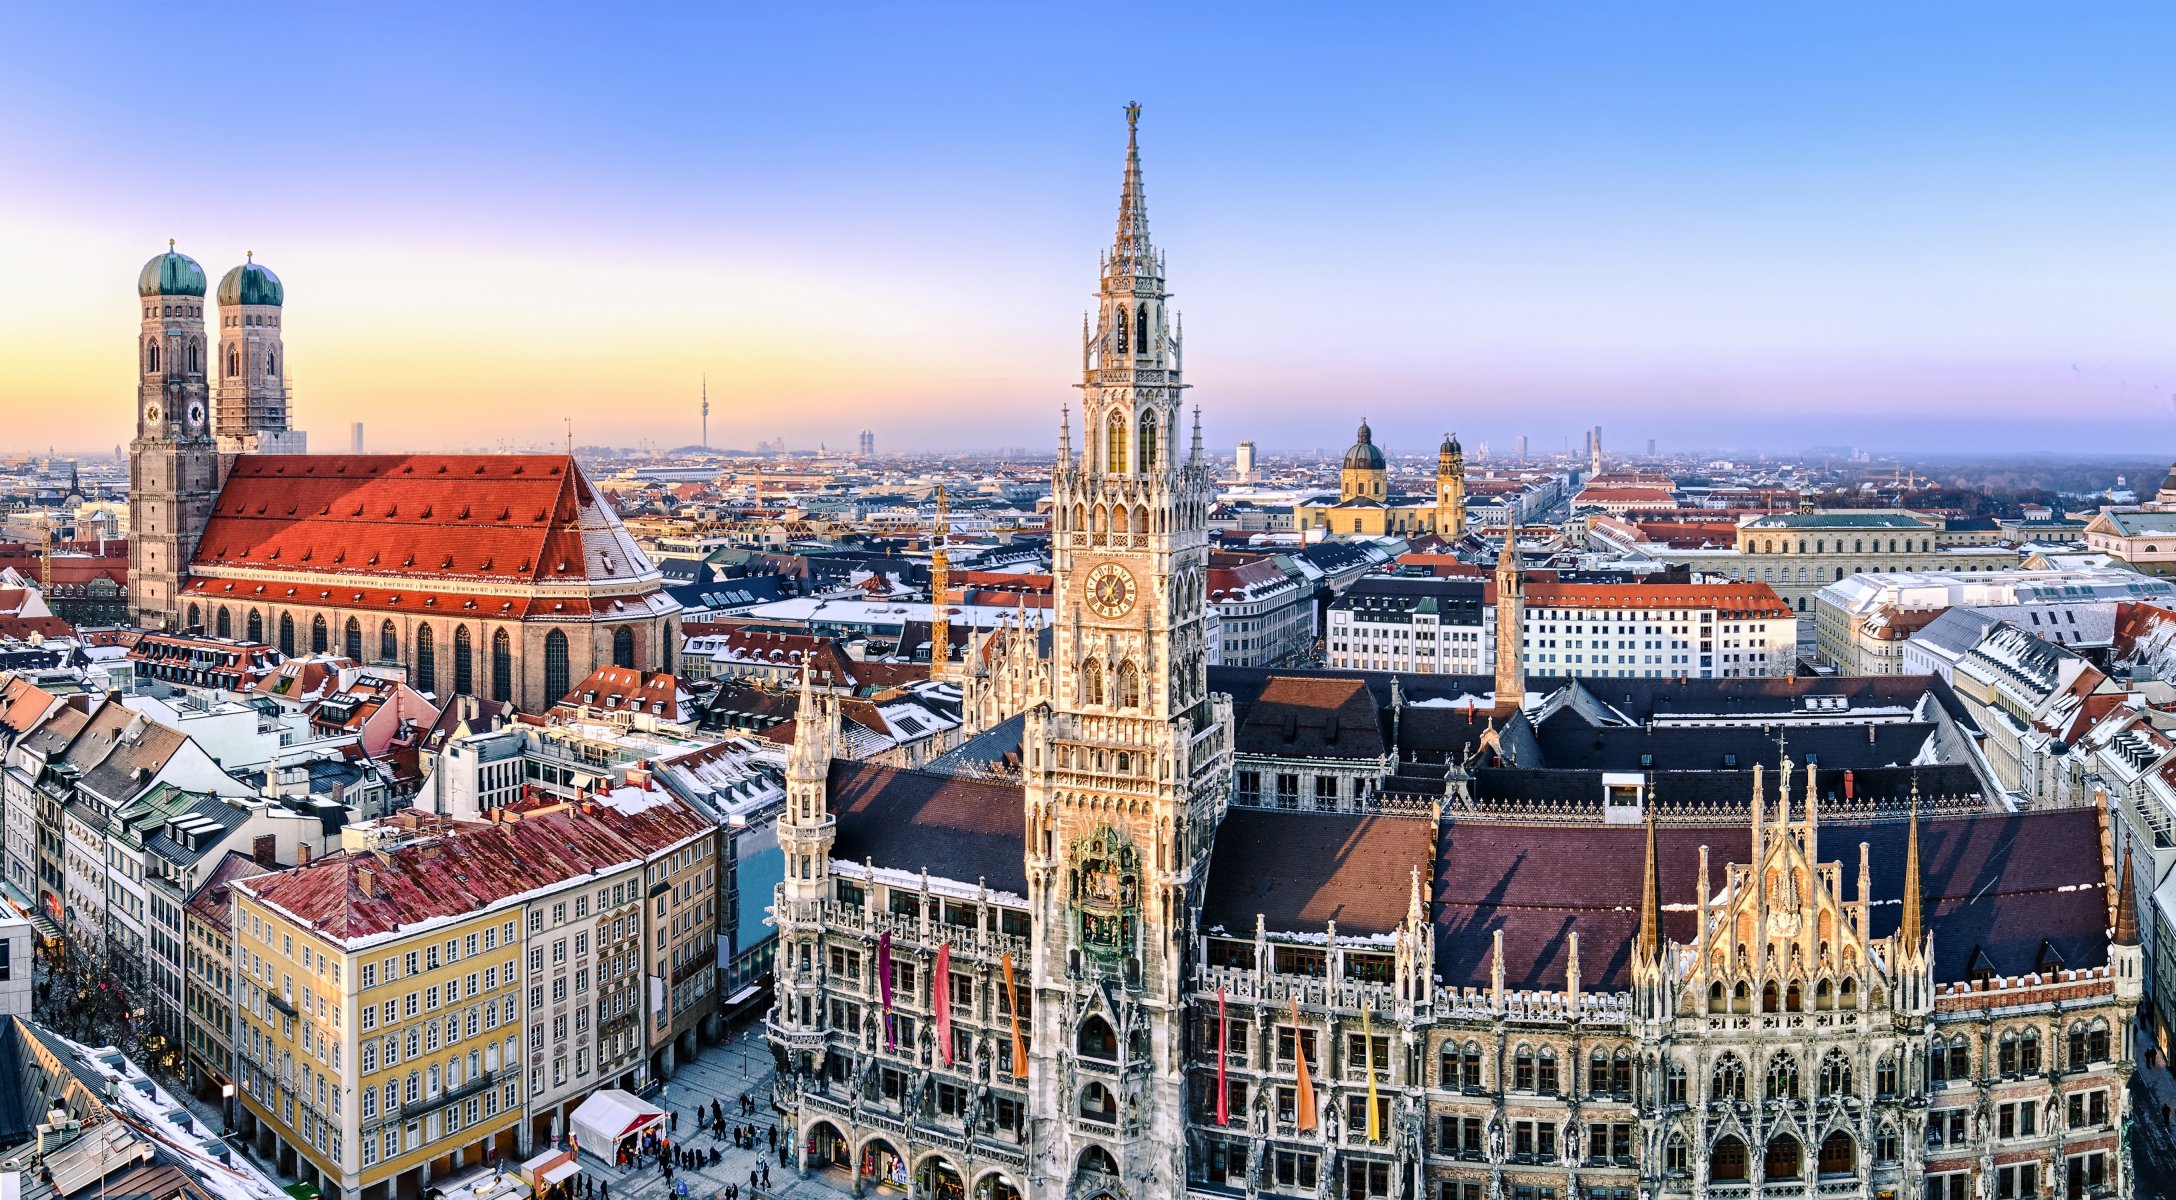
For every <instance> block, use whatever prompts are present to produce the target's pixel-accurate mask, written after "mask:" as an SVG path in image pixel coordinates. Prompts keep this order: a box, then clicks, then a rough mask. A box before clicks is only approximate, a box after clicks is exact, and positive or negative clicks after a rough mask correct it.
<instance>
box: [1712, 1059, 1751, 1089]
mask: <svg viewBox="0 0 2176 1200" xmlns="http://www.w3.org/2000/svg"><path fill="white" fill-rule="evenodd" d="M1710 1090H1711V1092H1712V1093H1713V1095H1714V1098H1715V1099H1717V1100H1743V1099H1745V1064H1743V1063H1741V1062H1739V1061H1738V1056H1737V1055H1735V1054H1725V1055H1723V1057H1722V1060H1721V1061H1719V1062H1717V1063H1716V1064H1715V1078H1714V1086H1713V1087H1712V1088H1711V1089H1710Z"/></svg>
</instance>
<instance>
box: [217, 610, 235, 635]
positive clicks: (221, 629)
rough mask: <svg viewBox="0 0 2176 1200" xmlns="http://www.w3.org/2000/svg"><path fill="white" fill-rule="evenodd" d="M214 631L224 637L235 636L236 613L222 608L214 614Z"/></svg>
mask: <svg viewBox="0 0 2176 1200" xmlns="http://www.w3.org/2000/svg"><path fill="white" fill-rule="evenodd" d="M212 632H213V633H215V634H217V635H219V636H220V637H223V638H230V637H233V636H234V614H233V613H230V612H228V611H227V610H226V609H223V608H222V609H220V610H219V611H218V612H216V613H214V614H212Z"/></svg>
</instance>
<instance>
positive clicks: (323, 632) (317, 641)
mask: <svg viewBox="0 0 2176 1200" xmlns="http://www.w3.org/2000/svg"><path fill="white" fill-rule="evenodd" d="M331 639H332V630H331V629H330V628H329V627H328V626H327V625H326V624H325V614H324V613H319V614H317V615H316V616H314V617H311V618H310V653H312V654H323V653H325V652H326V651H327V650H330V649H332V646H331V644H330V643H331Z"/></svg>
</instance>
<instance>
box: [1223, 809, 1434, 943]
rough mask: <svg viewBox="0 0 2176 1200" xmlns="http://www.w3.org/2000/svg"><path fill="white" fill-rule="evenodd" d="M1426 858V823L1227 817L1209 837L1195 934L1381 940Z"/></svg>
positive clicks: (1332, 816)
mask: <svg viewBox="0 0 2176 1200" xmlns="http://www.w3.org/2000/svg"><path fill="white" fill-rule="evenodd" d="M1432 857H1433V855H1432V848H1431V846H1430V825H1429V822H1427V821H1423V820H1418V819H1415V818H1412V817H1372V816H1356V815H1351V814H1346V813H1273V812H1260V811H1255V810H1252V809H1244V808H1234V809H1232V810H1230V811H1229V812H1227V813H1226V814H1225V816H1224V823H1223V825H1221V826H1220V827H1219V828H1218V829H1217V834H1216V848H1215V851H1214V854H1213V857H1212V858H1211V860H1210V866H1209V895H1208V900H1207V902H1206V903H1205V905H1204V906H1203V909H1202V916H1201V921H1202V925H1203V927H1204V928H1215V927H1217V926H1222V927H1223V928H1224V929H1226V930H1228V931H1229V932H1231V933H1233V934H1235V935H1241V936H1249V937H1251V936H1252V935H1253V933H1254V918H1255V916H1256V914H1260V915H1261V917H1262V920H1263V923H1264V924H1265V925H1266V926H1267V928H1268V929H1269V930H1270V931H1271V932H1282V933H1320V932H1323V931H1324V930H1325V929H1326V928H1327V927H1328V925H1329V923H1330V922H1332V921H1335V922H1337V931H1338V933H1339V934H1341V935H1343V934H1351V935H1355V936H1367V935H1373V934H1383V933H1389V932H1391V931H1392V930H1394V929H1396V928H1397V926H1398V922H1399V921H1402V920H1404V919H1405V910H1406V902H1407V897H1408V894H1409V892H1410V890H1411V887H1412V872H1413V870H1414V868H1416V867H1417V868H1419V869H1420V870H1421V871H1422V872H1423V873H1425V872H1426V871H1428V869H1429V862H1430V859H1431V858H1432Z"/></svg>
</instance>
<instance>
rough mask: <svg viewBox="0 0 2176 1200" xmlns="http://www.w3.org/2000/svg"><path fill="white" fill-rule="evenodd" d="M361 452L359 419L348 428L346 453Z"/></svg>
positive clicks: (361, 435)
mask: <svg viewBox="0 0 2176 1200" xmlns="http://www.w3.org/2000/svg"><path fill="white" fill-rule="evenodd" d="M362 452H363V423H362V422H361V421H357V422H356V423H355V424H354V426H353V427H352V428H350V429H349V430H348V453H350V454H361V453H362Z"/></svg>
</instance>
